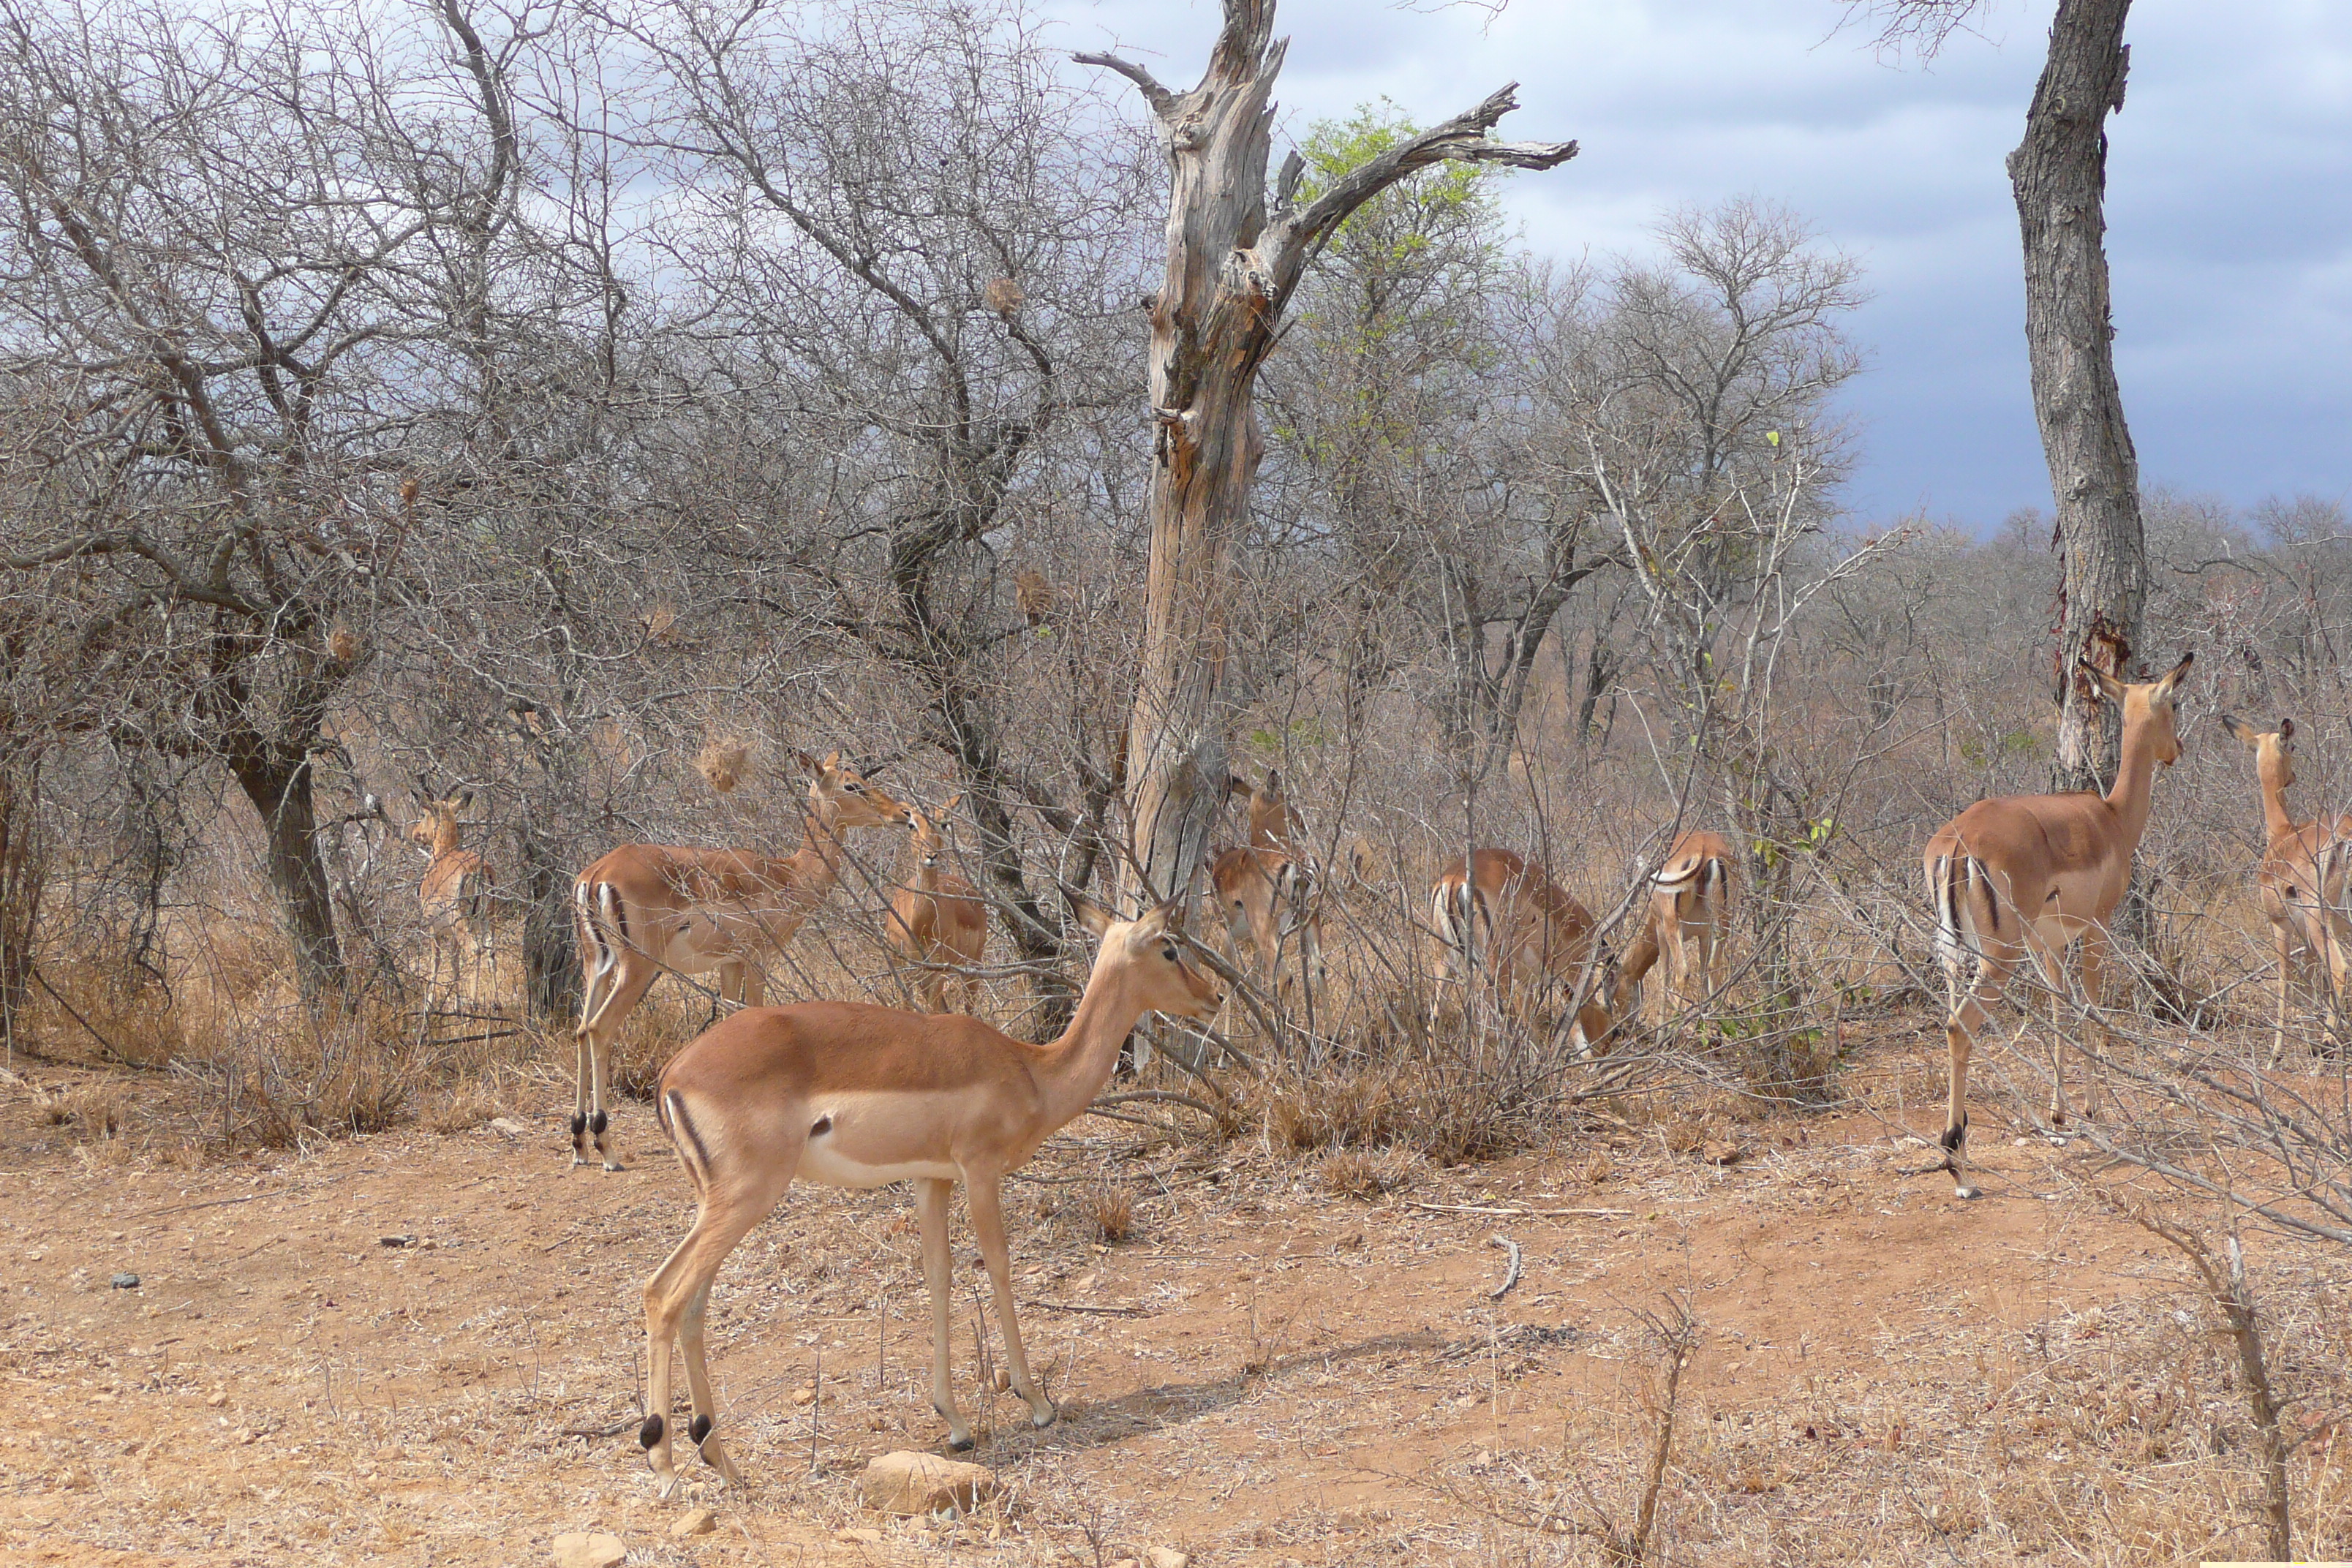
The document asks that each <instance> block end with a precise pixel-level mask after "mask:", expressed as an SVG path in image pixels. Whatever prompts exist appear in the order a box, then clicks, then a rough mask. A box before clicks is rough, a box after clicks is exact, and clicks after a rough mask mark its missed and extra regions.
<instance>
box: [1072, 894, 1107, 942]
mask: <svg viewBox="0 0 2352 1568" xmlns="http://www.w3.org/2000/svg"><path fill="white" fill-rule="evenodd" d="M1070 912H1071V913H1073V914H1075V915H1076V916H1077V917H1078V923H1079V924H1080V925H1082V926H1084V927H1086V928H1087V930H1088V931H1092V932H1094V934H1095V935H1096V936H1097V937H1098V938H1099V937H1105V936H1108V935H1109V934H1110V928H1111V927H1112V926H1113V925H1116V924H1117V923H1118V922H1117V921H1113V920H1112V919H1111V918H1110V915H1109V913H1108V911H1107V910H1104V909H1103V907H1102V906H1101V905H1100V904H1097V903H1096V902H1095V901H1094V900H1091V899H1072V900H1070Z"/></svg>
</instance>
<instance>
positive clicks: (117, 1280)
mask: <svg viewBox="0 0 2352 1568" xmlns="http://www.w3.org/2000/svg"><path fill="white" fill-rule="evenodd" d="M113 1283H114V1288H115V1289H118V1290H136V1289H139V1276H137V1275H136V1274H133V1273H131V1270H129V1269H128V1268H126V1269H124V1270H123V1271H122V1272H121V1273H120V1274H117V1275H116V1276H115V1277H114V1281H113Z"/></svg>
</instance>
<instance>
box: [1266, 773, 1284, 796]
mask: <svg viewBox="0 0 2352 1568" xmlns="http://www.w3.org/2000/svg"><path fill="white" fill-rule="evenodd" d="M1265 793H1266V794H1268V795H1280V794H1281V793H1282V775H1281V774H1280V773H1276V772H1275V771H1274V770H1273V769H1272V768H1268V769H1266V770H1265Z"/></svg>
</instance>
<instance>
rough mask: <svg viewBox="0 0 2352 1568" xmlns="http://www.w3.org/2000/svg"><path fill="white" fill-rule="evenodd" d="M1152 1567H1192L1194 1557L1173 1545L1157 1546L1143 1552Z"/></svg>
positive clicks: (1144, 1557)
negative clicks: (1186, 1554) (1188, 1555)
mask: <svg viewBox="0 0 2352 1568" xmlns="http://www.w3.org/2000/svg"><path fill="white" fill-rule="evenodd" d="M1143 1561H1144V1562H1145V1563H1148V1564H1150V1568H1190V1564H1191V1563H1192V1559H1191V1558H1190V1557H1187V1556H1185V1555H1184V1554H1183V1553H1182V1552H1179V1551H1177V1550H1176V1549H1175V1548H1174V1547H1172V1546H1155V1547H1153V1548H1152V1549H1151V1550H1150V1551H1149V1552H1145V1553H1144V1554H1143Z"/></svg>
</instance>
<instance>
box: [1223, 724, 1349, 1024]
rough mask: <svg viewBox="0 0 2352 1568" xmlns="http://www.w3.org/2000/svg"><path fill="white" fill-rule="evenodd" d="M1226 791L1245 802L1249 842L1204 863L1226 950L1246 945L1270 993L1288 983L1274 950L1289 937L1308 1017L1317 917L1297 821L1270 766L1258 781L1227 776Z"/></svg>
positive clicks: (1315, 976) (1317, 961)
mask: <svg viewBox="0 0 2352 1568" xmlns="http://www.w3.org/2000/svg"><path fill="white" fill-rule="evenodd" d="M1226 791H1227V793H1228V794H1230V795H1244V796H1246V797H1247V798H1248V801H1249V843H1248V844H1247V845H1246V846H1244V847H1241V848H1238V849H1225V850H1221V851H1219V852H1218V855H1217V858H1215V859H1214V860H1213V861H1211V862H1210V864H1209V886H1210V889H1211V891H1212V892H1213V895H1214V896H1215V898H1216V900H1217V911H1218V913H1220V914H1222V915H1223V917H1224V921H1225V934H1226V936H1227V937H1228V938H1229V939H1230V942H1231V950H1232V952H1234V954H1235V955H1236V957H1238V955H1239V954H1240V952H1241V950H1242V948H1243V946H1244V943H1246V944H1247V945H1248V947H1249V949H1250V951H1251V952H1252V953H1254V954H1255V957H1256V963H1255V966H1254V978H1258V979H1259V980H1260V982H1261V984H1264V983H1265V982H1267V981H1271V982H1272V984H1273V986H1274V989H1275V992H1276V995H1277V997H1278V996H1280V995H1281V994H1283V993H1285V992H1287V991H1288V990H1289V988H1290V984H1291V980H1290V977H1289V976H1288V975H1286V974H1285V973H1283V972H1282V949H1283V946H1284V944H1285V942H1286V941H1287V940H1288V939H1289V938H1291V937H1293V936H1295V937H1297V944H1298V984H1299V985H1300V988H1301V990H1302V992H1303V997H1302V1000H1303V1001H1304V1004H1305V1005H1306V1007H1307V1014H1308V1016H1309V1017H1310V1018H1311V1017H1312V1016H1313V1013H1314V1007H1315V993H1316V991H1317V990H1318V988H1319V987H1320V986H1321V985H1322V984H1323V979H1324V973H1323V923H1322V915H1321V912H1320V911H1319V910H1318V909H1317V907H1316V898H1315V876H1314V871H1313V869H1312V868H1310V867H1309V866H1308V865H1307V859H1306V857H1305V856H1304V855H1302V854H1301V853H1300V852H1299V848H1298V845H1299V840H1300V839H1301V838H1302V837H1305V832H1306V826H1305V824H1304V822H1303V821H1302V820H1301V819H1300V817H1299V815H1298V812H1297V808H1296V807H1294V806H1293V805H1291V804H1290V802H1289V801H1288V800H1287V799H1286V797H1285V796H1284V795H1283V793H1282V776H1281V775H1280V774H1279V773H1276V772H1274V771H1273V770H1271V769H1269V770H1267V773H1266V775H1265V784H1261V785H1258V786H1255V787H1252V786H1251V785H1250V784H1247V783H1246V782H1244V780H1242V779H1239V778H1234V779H1232V780H1230V781H1229V782H1228V783H1227V785H1226Z"/></svg>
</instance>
